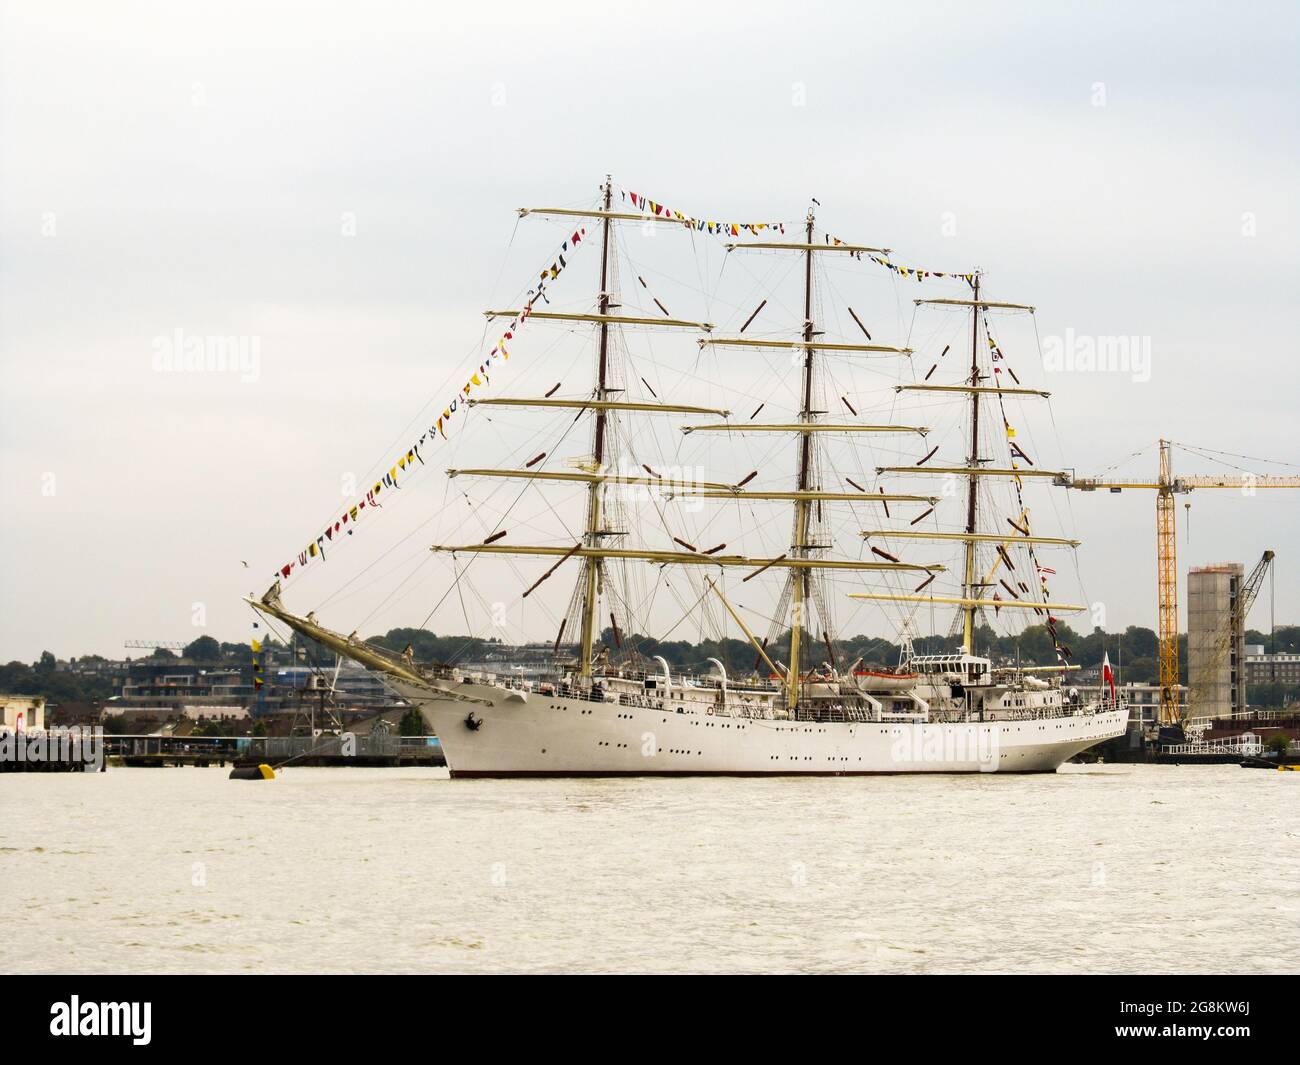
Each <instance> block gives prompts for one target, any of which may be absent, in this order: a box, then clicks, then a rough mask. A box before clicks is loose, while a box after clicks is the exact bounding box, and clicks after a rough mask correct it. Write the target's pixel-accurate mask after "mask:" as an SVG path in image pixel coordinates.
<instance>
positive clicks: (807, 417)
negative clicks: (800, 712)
mask: <svg viewBox="0 0 1300 1065" xmlns="http://www.w3.org/2000/svg"><path fill="white" fill-rule="evenodd" d="M813 221H814V214H813V209H812V208H811V207H810V208H808V223H807V234H808V235H807V242H808V247H807V249H806V250H805V252H804V275H803V276H804V281H803V346H804V355H803V400H802V403H801V404H800V410H799V421H800V422H801V423H802V424H804V425H809V424H811V423H812V420H813V410H812V397H813V352H814V350H815V349H814V348H813V346H812V344H813V335H814V329H813V315H812V283H813V253H812V248H813ZM812 442H813V434H812V433H810V432H805V433H800V434H799V484H798V488H797V491H799V492H801V493H802V492H807V491H808V490H809V489H810V487H811V485H810V484H809V475H810V472H811V467H812ZM812 503H813V501H812V500H811V499H808V498H807V497H805V496H803V495H800V496H798V497H796V499H795V501H794V543H793V545H792V550H793V551H794V554H795V557H796V558H804V557H806V556H807V551H808V524H809V523H808V514H809V508H810V507H811V506H812ZM790 580H791V582H792V584H791V599H790V669H789V671H788V672H787V674H786V678H785V682H786V706H787V707H789V709H790V710H791V711H793V710H794V708H795V706H796V705H797V704H798V702H799V658H800V650H801V647H800V642H801V638H802V634H803V612H804V609H805V608H804V603H805V602H806V601H807V599H808V598H809V594H808V591H809V581H810V574H809V572H808V570H807V569H797V570H793V571H792V572H791V574H790ZM822 623H823V624H825V619H824V618H823V619H822Z"/></svg>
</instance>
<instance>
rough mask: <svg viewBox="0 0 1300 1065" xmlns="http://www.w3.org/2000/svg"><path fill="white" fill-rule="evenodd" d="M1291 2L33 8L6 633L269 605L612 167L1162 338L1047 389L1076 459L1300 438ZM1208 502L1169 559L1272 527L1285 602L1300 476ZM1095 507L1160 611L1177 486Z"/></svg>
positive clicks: (1086, 534)
mask: <svg viewBox="0 0 1300 1065" xmlns="http://www.w3.org/2000/svg"><path fill="white" fill-rule="evenodd" d="M1297 11H1298V9H1297V8H1296V7H1295V5H1294V4H1286V3H1278V4H1268V3H1251V4H1230V3H1225V4H1189V3H1176V4H1174V3H1170V4H1160V3H1152V4H1141V5H1136V4H1132V3H1127V4H1119V3H1117V4H1093V5H1075V4H1044V3H1024V4H1007V5H999V4H982V5H978V6H975V7H972V6H971V5H967V4H918V3H908V4H883V5H875V4H872V5H864V4H848V3H846V4H805V5H800V6H799V7H798V9H797V11H795V10H792V9H791V8H790V7H789V6H785V5H743V6H742V5H727V6H726V7H725V8H724V7H717V8H714V7H711V6H707V5H698V4H697V5H673V4H654V5H619V4H606V3H602V4H582V5H575V4H559V3H556V4H545V3H543V4H537V3H527V4H513V3H508V4H502V3H498V4H492V5H479V6H470V5H458V6H457V7H455V8H449V7H443V6H435V5H422V4H392V3H369V4H365V5H333V4H319V3H313V4H306V3H304V4H268V3H226V4H221V5H193V7H192V8H188V7H187V6H185V5H177V4H166V3H158V4H144V3H125V4H114V5H102V4H95V3H80V4H78V3H51V2H35V0H33V2H29V3H15V2H7V3H4V4H3V16H2V24H0V121H2V129H3V133H2V135H0V153H2V154H0V225H2V226H3V248H2V249H0V374H2V375H3V376H2V378H0V382H2V385H0V419H2V427H0V455H2V459H0V461H2V465H0V476H2V484H0V493H2V494H0V500H2V501H3V507H4V513H5V521H4V523H3V526H2V527H0V528H2V529H3V531H2V532H0V536H3V552H2V553H0V558H2V559H3V561H2V562H0V566H2V567H3V569H2V570H0V575H2V579H3V587H4V595H5V610H4V616H3V621H2V622H0V656H3V657H4V658H5V659H9V658H21V659H27V660H30V659H32V658H33V657H35V655H36V654H38V653H39V652H40V651H41V650H42V649H44V648H49V649H51V650H55V651H56V652H58V653H60V654H61V655H67V654H76V653H81V652H88V651H98V652H101V653H106V654H115V653H118V652H119V650H120V645H121V643H122V641H123V639H125V638H132V637H134V638H149V639H155V638H156V639H177V640H184V639H189V638H192V637H193V636H194V635H196V634H197V633H198V632H199V631H207V632H210V633H212V634H213V635H216V636H218V637H219V638H223V639H236V638H240V637H242V635H243V634H244V633H245V632H246V631H247V626H248V612H247V608H246V607H243V606H242V605H241V604H240V603H239V599H238V597H239V596H240V595H242V594H244V593H247V592H249V591H253V590H257V591H259V592H260V591H261V590H262V589H263V588H264V587H265V585H266V584H267V583H268V580H269V578H268V575H269V573H270V572H271V571H272V570H273V569H274V568H276V567H277V566H278V565H279V564H280V563H282V562H283V561H286V560H287V559H288V558H289V557H290V556H291V555H292V554H293V553H294V552H296V550H297V549H298V548H299V547H300V546H301V545H302V544H303V543H305V542H306V541H307V540H308V539H310V538H311V537H312V536H314V535H315V532H316V531H318V530H317V526H319V525H320V523H321V521H322V519H323V518H324V517H325V516H326V515H327V514H329V513H330V511H331V509H332V508H335V509H336V508H337V506H338V501H339V500H340V478H341V474H342V472H343V471H356V472H357V473H358V475H359V476H362V475H364V472H365V471H366V470H367V469H368V468H369V467H370V466H371V464H372V462H374V461H376V460H378V459H379V458H380V457H381V456H382V455H383V454H385V452H386V450H388V449H389V445H390V444H392V443H393V442H394V440H395V438H398V437H399V435H400V431H401V430H402V427H403V426H404V425H406V424H407V422H408V420H409V419H410V418H412V417H413V416H415V415H416V414H417V413H418V412H419V410H420V408H421V405H422V404H423V403H424V402H425V400H426V399H428V398H430V397H431V396H433V395H435V394H443V393H445V392H446V391H447V389H446V387H445V385H446V383H447V382H448V381H449V379H453V378H455V377H458V376H459V377H462V378H463V376H464V370H465V368H466V367H471V366H473V365H476V364H477V362H478V358H479V354H477V353H480V352H481V351H482V350H485V349H484V348H482V347H481V346H480V345H481V342H482V340H483V337H484V331H483V321H482V318H481V315H480V314H479V312H480V311H481V310H482V309H483V308H484V307H485V306H487V305H488V304H489V302H490V301H491V300H492V299H493V298H497V299H501V298H509V297H510V295H511V294H512V293H515V292H516V291H517V290H518V288H519V287H520V285H521V283H522V282H523V281H524V280H525V279H526V277H527V275H528V274H529V273H530V272H531V270H532V269H533V267H534V266H535V265H537V260H538V258H539V257H540V256H543V255H546V254H548V253H549V249H550V248H551V246H552V244H553V240H552V237H553V235H554V234H553V232H552V231H547V232H546V233H544V234H543V235H541V236H540V237H539V236H537V235H528V234H524V233H523V232H522V230H521V235H520V236H518V237H517V243H516V244H515V245H514V246H513V247H509V246H510V242H511V235H512V232H513V231H514V227H515V219H514V216H513V211H514V208H516V207H518V206H521V205H525V204H534V205H538V204H543V203H552V204H554V203H573V202H577V201H585V200H587V199H588V198H589V197H590V196H591V195H592V194H593V192H594V190H595V187H596V184H597V183H598V182H599V180H600V179H601V178H602V177H603V175H604V174H605V173H606V172H612V173H613V174H614V176H615V180H616V181H619V182H622V183H623V184H625V185H627V186H630V187H632V188H638V187H641V188H644V189H645V190H647V191H649V192H650V193H651V194H652V195H659V196H662V197H663V198H664V199H665V200H667V201H668V202H671V203H674V205H678V204H680V206H681V208H682V209H683V210H687V211H690V212H692V213H698V214H701V215H712V216H723V215H727V216H731V217H738V218H748V217H758V218H766V217H778V218H795V217H798V216H800V215H801V214H802V212H803V210H804V208H805V206H806V204H807V202H808V198H809V197H810V196H816V197H817V198H818V199H819V200H820V201H821V203H822V205H823V207H822V214H821V216H820V218H821V220H822V221H823V222H824V224H825V225H826V227H827V228H828V229H830V230H831V231H832V232H835V233H837V234H841V235H844V236H845V237H847V238H850V239H860V240H862V241H865V242H868V243H871V242H875V241H879V242H882V243H885V244H888V245H889V246H890V247H892V248H895V249H897V257H898V259H899V261H902V262H915V263H921V264H926V263H935V264H940V266H939V268H943V266H942V264H951V265H953V266H957V265H961V266H965V265H967V264H972V265H978V266H980V267H982V268H984V269H985V270H987V271H988V272H989V278H990V284H992V285H995V287H996V291H997V292H998V294H999V295H1000V296H1001V297H1002V298H1007V299H1017V300H1023V301H1025V302H1029V303H1033V304H1035V305H1036V306H1037V307H1038V308H1039V319H1038V321H1039V329H1040V331H1041V332H1042V333H1043V334H1044V335H1061V334H1063V333H1064V332H1065V331H1066V330H1067V329H1072V330H1074V331H1075V332H1076V333H1078V334H1085V335H1092V336H1096V335H1141V336H1149V337H1151V344H1152V355H1153V361H1152V367H1151V376H1150V380H1149V381H1146V382H1144V383H1134V382H1132V381H1131V380H1130V379H1129V377H1127V376H1124V375H1117V374H1072V375H1058V378H1057V380H1055V381H1053V382H1051V383H1049V385H1048V387H1051V388H1052V389H1053V390H1054V391H1055V392H1056V393H1057V399H1056V401H1055V402H1054V406H1053V410H1054V414H1055V418H1056V428H1057V431H1058V432H1059V435H1060V438H1061V442H1062V446H1063V448H1064V450H1065V453H1066V454H1067V456H1069V457H1070V458H1071V460H1072V464H1073V465H1074V466H1075V467H1076V468H1077V470H1078V471H1079V472H1080V473H1088V472H1093V471H1097V470H1100V469H1101V468H1103V467H1105V466H1107V465H1110V464H1111V463H1114V462H1116V461H1118V460H1119V459H1121V458H1122V457H1123V456H1125V455H1127V454H1129V453H1131V452H1134V451H1136V450H1137V449H1139V448H1142V447H1147V451H1146V453H1145V455H1144V456H1143V458H1142V459H1141V460H1140V461H1138V462H1134V463H1130V464H1128V465H1126V466H1124V467H1123V471H1124V472H1126V473H1130V474H1132V475H1134V476H1138V475H1140V476H1142V477H1143V478H1146V477H1148V476H1149V475H1152V474H1154V472H1155V469H1154V467H1155V452H1154V448H1153V447H1152V446H1151V445H1153V444H1154V441H1155V439H1156V438H1157V437H1158V436H1162V435H1163V436H1167V437H1170V438H1172V439H1174V440H1177V441H1186V442H1188V443H1191V444H1195V445H1197V446H1200V447H1203V448H1207V449H1217V450H1221V451H1224V452H1233V453H1242V454H1246V455H1251V456H1261V457H1268V458H1275V459H1280V460H1283V461H1286V462H1291V463H1300V447H1298V446H1297V434H1296V430H1295V417H1296V397H1297V395H1300V368H1298V367H1297V360H1296V358H1295V351H1296V342H1295V337H1296V335H1297V326H1300V323H1298V322H1297V315H1296V310H1295V293H1296V291H1297V281H1298V280H1300V278H1298V277H1297V272H1298V271H1297V255H1296V235H1297V208H1296V195H1295V190H1296V187H1297V169H1298V168H1297V163H1298V158H1297V144H1296V128H1297V117H1298V111H1300V101H1298V99H1297V83H1296V77H1295V72H1294V71H1295V56H1296V54H1297V45H1298V44H1300V41H1297V36H1298V33H1297V29H1298V23H1300V15H1298V13H1297ZM344 215H350V216H353V217H354V218H355V229H356V235H355V236H346V235H344V234H343V232H342V231H341V230H342V229H343V222H342V219H343V216H344ZM946 219H947V220H949V221H955V233H949V234H946V233H945V230H944V224H945V220H946ZM1251 234H1253V235H1251ZM508 247H509V251H508ZM503 271H504V272H503ZM176 329H181V330H183V331H184V332H185V333H186V334H191V335H198V336H202V335H208V334H222V335H244V336H251V337H257V338H258V341H259V344H260V372H259V375H258V379H257V380H256V381H254V382H243V381H241V380H240V377H239V375H238V374H226V375H220V374H186V373H158V372H156V371H155V369H154V365H153V362H154V354H155V346H154V341H155V338H157V337H159V336H166V335H171V334H172V333H173V331H174V330H176ZM523 343H524V342H523V341H522V340H521V345H522V344H523ZM489 346H490V344H489ZM521 350H523V349H522V348H521ZM471 431H472V429H471ZM1177 461H1178V462H1179V464H1180V468H1181V469H1182V471H1183V472H1217V471H1219V470H1222V469H1223V468H1224V467H1222V466H1218V465H1215V464H1213V463H1210V462H1209V461H1208V460H1205V459H1202V458H1198V457H1197V456H1194V455H1190V454H1187V453H1180V454H1179V455H1178V459H1177ZM1232 461H1233V462H1237V460H1235V459H1233V460H1232ZM1238 464H1239V465H1240V464H1241V463H1238ZM435 465H436V466H437V467H438V468H440V466H441V460H439V461H438V463H436V464H435ZM1244 465H1248V466H1250V467H1251V468H1253V469H1254V470H1255V471H1256V472H1258V473H1269V472H1283V473H1294V472H1295V468H1294V467H1291V468H1289V469H1288V468H1284V467H1272V466H1266V465H1262V464H1258V463H1253V464H1252V463H1246V464H1244ZM439 476H440V475H435V476H430V477H428V478H427V482H426V483H423V484H414V483H413V485H412V488H411V490H412V491H414V492H423V493H425V496H424V499H425V502H421V501H419V500H416V501H414V502H406V503H405V504H404V505H405V507H406V509H407V510H408V511H411V512H412V513H414V512H416V511H419V510H420V509H421V507H422V506H428V507H432V506H433V505H434V504H435V503H436V501H437V500H439V499H441V498H442V497H443V491H444V486H443V485H441V484H439V483H436V482H437V479H438V477H439ZM1190 500H1191V502H1192V504H1193V506H1192V515H1191V538H1190V541H1189V540H1188V539H1186V536H1185V528H1186V526H1185V516H1184V513H1183V508H1182V505H1181V504H1182V502H1183V501H1185V500H1182V499H1180V505H1179V537H1180V544H1179V547H1180V557H1179V568H1180V572H1181V573H1183V574H1184V575H1185V571H1186V568H1187V566H1188V565H1189V564H1197V563H1201V562H1206V561H1220V560H1242V561H1245V562H1246V563H1247V564H1248V565H1250V564H1252V563H1253V562H1254V560H1255V559H1256V558H1257V557H1258V556H1259V554H1260V552H1261V551H1262V550H1263V549H1264V548H1266V547H1271V548H1274V549H1276V550H1277V551H1278V561H1277V566H1278V576H1277V615H1278V619H1279V620H1280V621H1294V620H1296V618H1297V614H1300V610H1298V609H1297V608H1298V607H1300V599H1298V598H1297V589H1298V588H1300V582H1297V581H1296V579H1295V574H1296V573H1297V566H1298V563H1300V560H1298V559H1297V557H1296V556H1297V554H1298V553H1300V492H1279V493H1276V495H1275V496H1270V495H1269V494H1268V493H1260V495H1259V496H1257V497H1255V498H1253V499H1242V498H1241V497H1240V496H1239V495H1238V493H1236V492H1220V493H1211V492H1202V493H1198V494H1195V495H1193V496H1191V497H1190ZM1070 506H1071V507H1072V510H1073V515H1074V518H1075V522H1076V526H1075V527H1076V529H1077V531H1078V533H1079V535H1080V536H1081V537H1082V538H1083V539H1084V540H1085V541H1086V546H1085V548H1084V549H1083V550H1082V552H1081V554H1080V564H1081V566H1082V567H1083V569H1084V570H1085V571H1086V573H1087V575H1088V576H1087V586H1088V590H1089V593H1090V594H1091V595H1092V596H1093V597H1094V598H1101V599H1103V600H1104V601H1105V602H1106V604H1107V607H1108V627H1110V628H1112V629H1113V628H1116V627H1122V626H1123V625H1126V624H1142V625H1150V626H1154V624H1155V559H1154V556H1155V535H1154V500H1153V499H1152V498H1151V495H1150V493H1132V494H1126V495H1124V496H1122V497H1118V498H1116V497H1111V496H1074V497H1073V498H1072V499H1071V500H1070ZM357 539H360V535H358V538H357ZM426 539H427V538H426ZM241 560H247V561H248V563H249V565H250V567H251V569H249V570H246V569H244V568H243V566H242V565H241ZM335 564H336V563H334V562H331V563H330V564H329V565H331V566H333V565H335ZM337 565H338V566H339V567H340V569H339V576H338V579H337V581H335V582H334V586H337V585H338V584H341V583H343V581H344V580H346V579H347V578H349V577H351V576H352V575H353V573H354V572H356V567H347V568H344V565H345V564H344V562H343V561H342V560H339V561H338V563H337ZM322 581H324V578H322ZM329 586H330V585H329V584H328V583H322V584H321V585H320V588H321V590H322V592H323V590H324V589H325V588H326V587H329ZM431 601H432V597H431V596H429V595H424V594H423V593H421V595H420V596H413V597H410V598H408V599H407V600H406V601H404V602H398V603H394V604H392V606H391V608H390V609H388V610H387V611H386V612H385V613H382V614H379V615H377V616H376V617H375V618H374V619H373V620H372V621H370V622H369V623H367V624H366V625H365V627H364V631H366V632H370V631H373V630H375V629H383V628H387V627H389V626H391V625H397V624H418V623H420V622H421V621H423V619H424V617H425V615H426V613H427V610H428V606H429V605H431ZM199 603H201V604H204V605H205V609H204V620H205V622H206V628H203V629H200V628H196V626H195V625H194V624H193V619H194V610H195V606H194V604H199ZM295 605H297V606H301V607H303V608H304V609H305V608H307V607H309V606H312V605H314V604H313V603H312V602H311V601H310V597H309V601H304V602H299V603H295ZM367 609H368V608H367ZM340 611H341V613H340V615H338V616H334V617H332V618H331V620H336V621H337V622H338V623H339V624H346V609H344V608H343V607H340ZM363 613H364V611H363ZM1183 616H1184V618H1185V613H1184V615H1183ZM1184 624H1185V621H1184ZM1252 624H1253V625H1254V626H1255V627H1260V628H1264V627H1266V625H1267V613H1266V607H1265V610H1263V611H1260V612H1258V613H1256V614H1255V615H1254V616H1253V617H1252ZM431 625H432V627H434V628H436V629H438V630H439V631H443V632H446V631H461V630H462V629H463V627H464V626H463V624H461V623H459V622H458V619H457V616H456V615H455V614H448V615H445V616H444V615H439V616H438V617H437V618H435V619H434V621H433V622H431ZM1085 627H1086V626H1085ZM545 629H546V626H544V625H542V624H540V623H538V624H537V626H536V631H533V632H530V633H529V635H534V636H539V637H544V636H547V635H550V633H549V632H548V631H545ZM891 635H892V634H891Z"/></svg>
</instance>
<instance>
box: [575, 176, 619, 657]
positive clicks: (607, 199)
mask: <svg viewBox="0 0 1300 1065" xmlns="http://www.w3.org/2000/svg"><path fill="white" fill-rule="evenodd" d="M613 190H614V187H613V184H612V182H611V181H610V178H609V175H608V174H607V175H606V176H605V196H604V211H605V216H604V218H603V219H602V220H601V236H600V300H599V304H598V306H599V307H600V316H601V323H600V340H599V354H598V362H597V368H596V390H595V396H596V402H597V403H598V404H602V405H601V406H598V407H597V408H596V416H595V419H594V421H595V428H594V429H593V439H594V443H593V446H592V456H593V461H594V466H595V469H596V471H598V472H603V470H604V464H605V422H606V420H607V419H608V416H609V409H608V408H607V407H605V406H603V404H604V403H606V402H607V401H608V399H609V393H608V380H607V379H608V375H609V321H608V320H607V319H608V316H609V226H610V217H609V211H610V207H611V206H612V203H613ZM604 491H605V485H604V483H603V482H601V481H592V482H591V487H590V490H589V491H588V494H587V533H586V544H587V546H588V547H589V548H591V549H593V550H596V549H599V548H600V547H601V545H602V537H601V528H600V526H601V521H602V516H601V502H602V497H603V495H604ZM582 564H583V574H582V582H583V585H584V590H583V595H582V636H581V641H580V645H579V655H578V671H579V674H580V675H581V676H583V677H587V678H590V676H591V661H592V647H593V646H594V644H595V641H596V610H597V599H598V593H599V591H600V583H601V576H602V567H603V565H604V563H603V561H602V560H601V558H600V557H599V556H594V557H590V558H585V559H583V561H582Z"/></svg>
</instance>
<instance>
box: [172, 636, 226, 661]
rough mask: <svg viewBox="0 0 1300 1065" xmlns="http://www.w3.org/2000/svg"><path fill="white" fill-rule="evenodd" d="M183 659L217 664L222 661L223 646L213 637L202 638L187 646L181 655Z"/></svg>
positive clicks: (192, 641)
mask: <svg viewBox="0 0 1300 1065" xmlns="http://www.w3.org/2000/svg"><path fill="white" fill-rule="evenodd" d="M181 656H182V657H183V658H193V659H198V660H199V661H203V662H216V661H220V659H221V644H220V643H218V642H217V641H216V640H214V639H213V638H212V637H211V636H200V637H198V639H195V640H191V641H190V642H189V643H187V644H186V645H185V650H184V651H183V652H182V653H181Z"/></svg>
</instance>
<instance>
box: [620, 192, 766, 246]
mask: <svg viewBox="0 0 1300 1065" xmlns="http://www.w3.org/2000/svg"><path fill="white" fill-rule="evenodd" d="M619 192H620V193H621V194H622V197H623V202H624V203H627V202H629V201H631V203H632V206H633V207H635V208H636V209H637V210H638V211H645V212H646V213H647V214H653V215H654V216H655V217H656V218H671V219H673V220H674V221H676V222H681V223H682V225H684V226H689V227H690V228H691V229H698V230H700V231H701V232H704V233H713V234H715V235H717V236H725V237H738V236H740V234H741V233H750V234H752V235H753V236H758V234H759V233H761V232H763V231H764V230H768V229H770V230H774V231H776V232H778V233H782V234H784V233H785V223H784V222H715V221H711V220H708V219H704V218H693V217H692V216H691V215H686V214H682V213H681V211H674V210H673V209H672V208H671V207H667V206H665V205H664V204H662V203H659V202H658V201H656V200H652V199H650V198H649V197H648V196H643V195H642V194H641V193H639V192H633V191H632V190H631V189H620V190H619Z"/></svg>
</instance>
